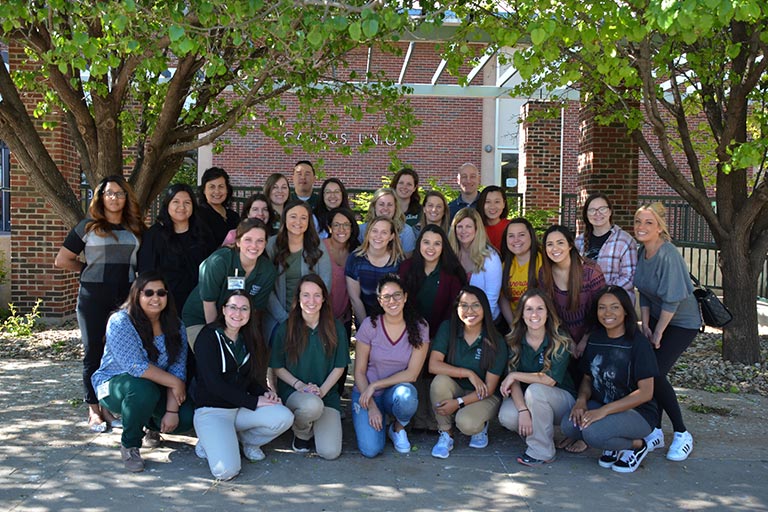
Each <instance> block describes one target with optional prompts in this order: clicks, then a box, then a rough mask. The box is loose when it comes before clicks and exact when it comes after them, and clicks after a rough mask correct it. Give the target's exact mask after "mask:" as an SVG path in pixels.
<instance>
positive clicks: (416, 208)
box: [389, 167, 421, 215]
mask: <svg viewBox="0 0 768 512" xmlns="http://www.w3.org/2000/svg"><path fill="white" fill-rule="evenodd" d="M403 176H410V177H411V178H413V193H412V194H411V197H410V198H409V199H408V209H407V210H405V211H404V212H403V213H404V214H406V215H415V214H418V213H419V212H421V204H420V200H421V197H420V194H419V175H418V174H417V173H416V171H414V170H413V169H411V168H410V167H403V168H402V169H400V170H399V171H397V172H396V173H395V175H394V176H393V177H392V183H391V184H390V185H389V187H390V188H391V189H392V190H396V189H397V184H398V183H399V182H400V180H401V179H402V177H403ZM395 199H396V200H398V201H399V200H400V199H399V198H398V197H397V192H395Z"/></svg>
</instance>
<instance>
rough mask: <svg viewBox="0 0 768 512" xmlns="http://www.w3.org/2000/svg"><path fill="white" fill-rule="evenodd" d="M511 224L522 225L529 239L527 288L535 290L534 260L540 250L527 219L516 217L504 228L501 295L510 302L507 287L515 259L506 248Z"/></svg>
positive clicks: (509, 291)
mask: <svg viewBox="0 0 768 512" xmlns="http://www.w3.org/2000/svg"><path fill="white" fill-rule="evenodd" d="M513 224H522V225H524V226H525V229H526V230H527V231H528V236H529V237H530V238H531V249H530V253H531V255H530V258H529V259H528V288H535V287H536V286H538V281H539V273H538V271H537V269H536V258H538V256H539V251H540V250H541V248H540V246H539V239H538V238H536V231H535V230H534V229H533V225H531V223H530V222H528V219H526V218H523V217H516V218H514V219H512V220H510V221H509V224H507V227H505V228H504V234H503V235H501V261H502V262H503V265H504V268H503V271H502V273H501V276H502V278H501V293H503V294H504V297H506V298H507V300H512V289H511V288H510V287H509V272H510V271H511V270H512V262H513V261H514V259H515V255H514V253H513V252H512V251H510V250H509V246H507V235H508V234H509V230H510V229H511V227H512V225H513Z"/></svg>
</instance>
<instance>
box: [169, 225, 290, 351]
mask: <svg viewBox="0 0 768 512" xmlns="http://www.w3.org/2000/svg"><path fill="white" fill-rule="evenodd" d="M266 245H267V226H266V225H265V224H264V223H263V222H261V221H260V220H259V219H245V220H244V221H242V222H240V224H239V225H238V226H237V240H236V241H235V246H234V247H222V248H220V249H217V250H216V251H215V252H214V253H213V254H211V255H210V256H209V257H208V258H206V260H205V261H203V262H202V263H201V264H200V282H199V283H198V285H197V287H195V289H194V290H192V293H190V295H189V298H187V303H186V304H185V305H184V311H183V313H182V316H183V318H184V324H186V326H187V338H188V341H189V345H190V347H192V349H194V347H195V340H196V339H197V335H198V334H199V333H200V331H201V330H202V328H203V327H204V326H205V324H209V323H211V322H213V321H214V320H216V318H217V316H218V314H219V310H220V308H221V307H222V306H223V305H224V303H225V301H226V300H227V297H228V296H229V292H231V291H233V290H243V291H244V292H245V294H246V295H248V297H249V298H250V299H251V309H252V310H253V311H257V312H260V311H263V310H264V309H266V307H267V303H268V302H269V296H270V294H271V293H272V289H273V287H274V285H275V279H276V278H277V271H276V270H275V266H274V265H273V264H272V262H271V261H269V258H268V257H267V255H266V254H264V249H265V247H266ZM256 322H257V324H258V325H259V326H261V317H260V315H257V318H256Z"/></svg>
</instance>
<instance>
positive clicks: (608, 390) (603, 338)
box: [560, 285, 659, 473]
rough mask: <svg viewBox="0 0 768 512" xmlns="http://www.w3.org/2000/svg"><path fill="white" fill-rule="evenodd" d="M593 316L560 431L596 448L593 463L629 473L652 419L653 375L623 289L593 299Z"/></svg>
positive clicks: (655, 411)
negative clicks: (594, 324)
mask: <svg viewBox="0 0 768 512" xmlns="http://www.w3.org/2000/svg"><path fill="white" fill-rule="evenodd" d="M594 314H595V316H596V317H597V322H598V323H599V324H600V326H601V328H599V329H596V330H595V331H594V332H593V333H592V335H591V336H590V337H589V343H588V344H587V349H586V351H585V352H584V355H583V356H582V358H581V360H580V361H579V365H580V366H581V368H582V370H583V371H584V373H585V375H584V380H583V381H582V383H581V387H580V388H579V395H578V398H577V399H576V403H575V405H574V406H573V409H572V410H571V413H570V415H569V416H568V417H566V418H563V420H562V423H561V424H560V427H561V428H562V429H563V433H565V435H567V436H568V437H569V438H574V439H579V440H581V439H583V440H584V441H586V442H587V443H589V444H590V446H594V447H596V448H600V449H602V450H604V451H603V455H602V456H601V457H600V459H599V460H598V464H599V465H600V466H601V467H604V468H611V469H613V471H616V472H617V473H632V472H634V471H635V470H636V469H637V468H638V467H640V463H641V462H642V461H643V459H644V458H645V456H646V455H648V452H649V451H650V450H649V448H648V444H647V443H646V442H645V441H644V440H643V438H644V437H645V436H648V435H649V433H650V432H651V430H652V425H655V424H656V422H657V421H658V417H659V413H658V409H657V408H656V404H654V403H653V388H654V379H655V378H656V377H657V376H658V374H659V372H658V369H657V367H656V361H655V358H654V357H653V349H652V348H651V345H650V343H648V339H647V338H646V337H645V336H644V335H643V334H642V333H641V332H639V331H638V329H637V316H636V315H635V308H634V306H633V305H632V301H630V300H629V295H628V294H627V292H626V290H624V288H621V287H618V286H614V285H612V286H608V287H606V288H603V289H602V290H601V291H600V293H599V294H598V296H597V300H596V307H595V308H594Z"/></svg>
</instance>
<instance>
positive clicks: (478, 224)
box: [448, 208, 506, 330]
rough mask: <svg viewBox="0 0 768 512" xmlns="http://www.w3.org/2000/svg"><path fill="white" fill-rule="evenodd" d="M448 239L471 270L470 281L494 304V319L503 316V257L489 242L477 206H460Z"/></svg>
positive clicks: (467, 269)
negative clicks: (501, 304) (501, 294)
mask: <svg viewBox="0 0 768 512" xmlns="http://www.w3.org/2000/svg"><path fill="white" fill-rule="evenodd" d="M448 239H449V240H450V243H451V248H453V252H455V253H456V255H457V256H458V257H459V261H460V262H461V266H462V267H464V270H465V271H466V273H467V276H468V277H467V278H468V279H469V284H471V285H472V286H477V287H478V288H480V289H481V290H483V292H485V295H486V297H487V298H488V302H489V304H490V308H491V321H493V322H496V321H497V320H499V319H500V318H501V310H500V309H499V295H500V293H501V259H500V258H499V253H497V252H496V249H495V248H494V247H493V246H492V245H491V244H490V243H489V242H488V237H487V236H486V235H485V230H484V229H483V221H482V220H481V218H480V214H479V213H477V210H475V209H474V208H462V209H461V210H459V211H458V213H457V214H456V216H455V217H454V218H453V223H452V224H451V233H450V235H449V236H448ZM505 330H506V329H505Z"/></svg>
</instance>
